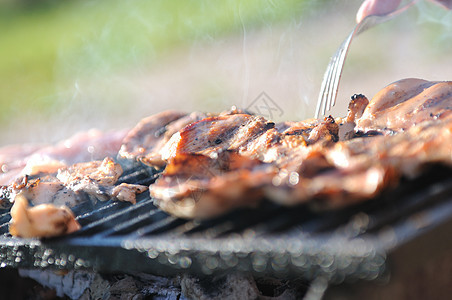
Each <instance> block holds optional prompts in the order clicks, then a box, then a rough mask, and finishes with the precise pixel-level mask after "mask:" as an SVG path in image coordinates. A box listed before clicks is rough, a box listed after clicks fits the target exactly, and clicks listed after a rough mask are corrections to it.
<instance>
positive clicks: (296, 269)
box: [0, 166, 452, 283]
mask: <svg viewBox="0 0 452 300" xmlns="http://www.w3.org/2000/svg"><path fill="white" fill-rule="evenodd" d="M120 180H121V182H134V183H142V184H149V183H150V182H152V181H154V180H155V175H154V173H153V172H151V171H150V170H146V169H135V170H134V171H130V172H129V173H127V174H125V175H123V176H122V178H121V179H120ZM73 211H74V213H75V214H76V216H77V219H78V221H79V222H80V224H81V225H82V229H81V230H80V231H78V232H76V233H74V234H71V235H69V236H65V237H60V238H54V239H45V240H37V239H20V238H14V237H11V236H10V235H9V233H8V222H9V220H10V215H9V212H8V211H3V212H2V213H1V215H0V223H1V225H0V230H1V232H0V233H1V236H0V262H1V265H0V266H1V267H15V268H52V269H94V270H96V271H105V272H116V271H121V272H135V271H140V272H141V271H144V272H149V273H155V274H159V275H167V274H168V275H171V274H177V273H180V272H181V271H184V272H190V273H194V274H198V275H209V274H215V273H222V272H223V273H224V272H225V271H250V272H253V273H256V274H265V275H274V276H280V277H281V276H282V277H294V276H297V277H300V276H301V277H302V278H304V279H306V280H313V279H315V278H319V277H323V278H325V277H326V279H327V280H328V281H329V282H334V283H339V282H342V281H344V280H349V279H350V280H352V279H368V280H372V279H375V278H377V277H379V276H380V275H382V274H383V273H385V270H386V269H387V264H386V260H387V255H388V253H390V252H391V251H392V250H393V249H396V248H397V247H399V246H400V245H403V244H404V243H406V242H408V241H410V240H413V239H416V238H417V237H419V236H422V234H423V233H424V232H427V231H429V230H431V229H432V228H435V227H438V226H441V224H443V223H444V222H446V221H447V220H450V219H452V177H451V176H450V169H447V168H444V167H439V166H434V167H432V168H431V169H430V170H429V171H428V172H426V173H425V175H424V176H422V177H421V178H418V179H416V180H411V181H409V180H405V181H404V182H403V183H402V184H401V185H400V187H399V188H397V189H395V190H392V191H389V192H386V193H385V194H384V195H382V196H381V197H379V198H378V199H374V200H372V201H368V202H366V203H363V204H360V205H357V206H353V207H350V208H347V209H343V210H340V211H327V212H314V211H313V210H312V209H310V208H309V207H308V206H306V205H301V206H297V207H291V208H287V207H281V206H278V205H276V204H272V203H269V202H264V203H263V204H262V205H261V207H259V208H258V209H242V210H236V211H234V212H231V213H229V214H227V215H224V216H222V217H219V218H216V219H213V220H208V221H196V220H194V221H193V220H182V219H178V218H174V217H172V216H169V215H167V214H166V213H164V212H162V211H160V210H159V209H158V208H156V207H155V206H154V204H153V201H152V199H150V198H149V196H148V193H144V194H142V195H140V196H139V197H138V202H137V204H136V205H131V204H129V203H121V202H114V201H106V202H100V201H86V202H84V203H82V204H80V205H78V206H76V207H74V208H73Z"/></svg>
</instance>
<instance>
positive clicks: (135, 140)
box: [118, 111, 186, 160]
mask: <svg viewBox="0 0 452 300" xmlns="http://www.w3.org/2000/svg"><path fill="white" fill-rule="evenodd" d="M185 116H186V114H185V113H181V112H177V111H164V112H161V113H159V114H156V115H152V116H150V117H147V118H144V119H143V120H141V121H140V122H139V123H138V124H137V125H136V126H135V127H134V128H133V129H132V130H130V131H129V132H128V133H127V135H126V136H125V138H124V140H123V142H122V145H121V149H120V150H119V155H118V156H119V157H120V158H124V159H132V160H135V159H141V158H143V157H145V156H146V154H148V153H156V152H157V151H155V148H156V146H157V144H158V143H159V141H160V140H161V139H163V138H164V136H165V132H166V131H167V126H168V125H170V124H171V123H172V122H175V121H177V120H179V119H181V118H184V117H185ZM182 126H184V125H182Z"/></svg>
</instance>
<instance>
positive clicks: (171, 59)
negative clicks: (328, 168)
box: [0, 0, 452, 146]
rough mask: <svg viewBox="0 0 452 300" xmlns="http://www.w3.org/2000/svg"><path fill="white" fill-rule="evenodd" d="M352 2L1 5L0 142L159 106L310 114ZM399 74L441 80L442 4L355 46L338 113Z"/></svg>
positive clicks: (451, 26)
mask: <svg viewBox="0 0 452 300" xmlns="http://www.w3.org/2000/svg"><path fill="white" fill-rule="evenodd" d="M361 2H362V1H361V0H351V1H341V0H321V1H320V0H281V1H275V0H246V1H245V0H222V1H220V0H218V1H216V0H213V1H212V0H196V1H190V0H172V1H164V0H154V1H148V0H130V1H121V0H78V1H75V0H66V1H62V0H0V28H1V33H0V53H1V55H0V125H1V130H0V146H1V145H7V144H13V143H28V142H55V141H57V140H60V139H63V138H67V137H69V136H71V135H72V134H74V133H75V132H78V131H82V130H86V129H88V128H99V129H102V130H117V129H122V128H130V127H132V126H134V125H135V124H136V123H137V122H138V121H139V120H140V119H141V118H143V117H145V116H148V115H150V114H152V113H156V112H159V111H162V110H165V109H179V110H185V111H193V110H201V111H212V112H220V111H222V110H225V109H228V108H230V107H231V106H232V105H237V106H238V107H242V108H247V107H249V106H250V105H252V103H253V101H255V100H256V99H259V97H262V93H265V96H266V97H267V98H268V99H267V100H271V101H272V102H273V103H276V105H277V106H278V109H279V111H278V114H275V115H274V116H272V117H273V119H275V120H276V121H280V120H301V119H305V118H310V117H312V116H313V114H314V110H315V105H316V100H317V94H318V92H319V88H320V83H321V80H322V76H323V73H324V71H325V68H326V66H327V64H328V61H329V58H330V56H331V55H332V54H333V53H334V51H335V50H336V48H337V47H338V46H339V45H340V43H341V42H342V41H343V39H344V38H345V37H346V36H347V35H348V34H349V32H350V31H351V30H352V28H353V26H354V25H355V14H356V11H357V9H358V8H359V6H360V4H361ZM405 77H418V78H424V79H429V80H452V13H451V12H448V11H445V10H443V9H441V8H440V7H438V6H436V5H434V4H432V3H431V2H428V1H422V0H421V1H419V3H418V4H417V5H416V7H414V8H412V9H410V10H409V11H408V13H406V14H404V15H401V16H400V17H398V18H397V19H395V20H392V21H390V22H388V23H386V24H382V25H380V26H378V27H376V28H373V29H371V30H369V31H367V32H365V33H364V34H362V35H361V36H359V38H357V39H356V40H354V41H353V44H352V47H351V50H350V52H349V56H348V60H347V62H346V65H345V70H344V73H343V76H342V81H341V87H340V92H339V96H338V104H337V107H335V110H334V111H333V114H334V115H336V116H343V115H345V113H346V106H347V103H348V100H349V98H350V96H351V95H353V94H354V93H362V94H365V95H366V96H368V97H369V98H370V97H372V96H373V95H374V94H375V93H376V92H378V91H379V90H380V89H381V88H383V87H384V86H386V85H387V84H389V83H391V82H393V81H395V80H398V79H401V78H405Z"/></svg>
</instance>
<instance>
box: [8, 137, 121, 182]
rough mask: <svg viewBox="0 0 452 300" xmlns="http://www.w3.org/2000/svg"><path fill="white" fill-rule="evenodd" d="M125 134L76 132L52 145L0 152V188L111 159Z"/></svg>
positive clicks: (16, 148)
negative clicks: (27, 179)
mask: <svg viewBox="0 0 452 300" xmlns="http://www.w3.org/2000/svg"><path fill="white" fill-rule="evenodd" d="M125 133H126V131H124V130H119V131H114V132H113V131H111V132H101V131H99V130H95V129H92V130H89V131H86V132H80V133H77V134H75V135H74V136H72V137H70V138H69V139H66V140H63V141H61V142H59V143H57V144H55V145H42V144H36V145H17V146H7V147H3V148H0V166H1V170H0V185H9V184H11V183H12V182H14V181H15V180H16V179H19V180H20V179H21V178H23V177H24V176H25V175H28V176H35V177H36V176H41V177H42V176H46V175H50V174H53V173H56V172H57V171H58V169H60V168H62V167H66V166H68V165H71V164H74V163H78V162H86V161H92V160H99V159H103V158H105V157H106V156H115V155H116V154H117V153H118V151H119V148H120V146H121V141H122V140H123V138H124V136H125Z"/></svg>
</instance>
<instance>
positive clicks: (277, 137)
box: [151, 79, 452, 218]
mask: <svg viewBox="0 0 452 300" xmlns="http://www.w3.org/2000/svg"><path fill="white" fill-rule="evenodd" d="M449 90H450V84H449V83H448V82H442V83H435V82H433V83H429V82H426V81H422V80H413V79H409V80H402V81H400V82H398V83H394V84H393V85H391V86H390V87H389V88H386V89H384V90H383V91H382V92H380V93H379V94H378V95H377V96H376V97H374V99H372V101H371V102H370V104H368V103H369V101H368V100H367V98H365V97H364V96H362V95H356V96H354V97H352V101H351V103H350V106H349V114H348V116H347V117H346V118H344V119H339V122H336V121H335V120H334V119H333V118H326V119H325V120H323V121H320V120H315V119H311V120H307V121H304V122H284V123H281V124H274V123H272V122H270V121H267V120H265V119H264V118H262V117H257V116H251V115H246V114H236V115H231V116H215V117H209V118H206V119H203V120H201V121H198V122H195V123H193V124H190V125H188V126H186V127H185V128H183V129H182V130H180V131H179V132H178V133H176V134H174V135H173V137H172V138H171V139H170V141H169V142H168V143H167V144H166V145H165V147H163V148H162V150H161V151H160V153H161V154H162V157H163V158H164V159H165V160H167V167H166V169H165V171H164V173H163V175H162V177H161V178H159V179H158V180H157V181H156V183H155V184H154V185H153V186H151V196H153V197H154V198H156V203H157V204H158V205H159V206H160V207H161V208H162V209H163V210H165V211H167V212H169V213H171V214H174V215H176V216H182V217H188V218H209V217H213V216H215V215H218V214H221V213H223V212H226V211H228V210H230V209H231V208H235V207H238V206H249V205H255V204H256V203H257V202H258V201H259V199H261V198H263V197H266V198H268V199H270V200H272V201H275V202H278V203H281V204H283V205H296V204H299V203H310V205H312V206H314V207H322V208H335V207H341V206H345V205H349V204H353V203H356V202H360V201H363V200H365V199H369V198H373V197H375V196H377V195H378V194H380V193H381V192H382V191H383V190H385V189H387V188H390V187H391V186H393V185H396V184H397V182H398V181H399V179H400V178H401V177H413V176H417V175H418V174H419V173H420V172H422V170H423V168H424V167H425V166H428V165H431V164H437V163H440V164H443V165H449V166H451V167H452V156H451V152H450V151H451V150H450V149H452V125H451V124H452V118H449V116H450V110H451V107H452V93H451V92H450V91H449ZM407 113H408V114H410V116H411V117H410V118H409V119H408V118H406V116H405V114H407ZM355 122H356V124H358V125H357V126H356V127H355ZM346 124H347V126H349V128H348V129H346V130H343V129H341V126H345V125H346ZM363 126H365V127H363ZM341 130H343V132H342V136H341V132H340V131H341ZM358 130H359V131H360V132H357V131H358ZM362 131H365V132H366V133H365V134H363V133H362ZM372 132H373V134H372ZM389 133H390V134H389ZM339 136H341V138H340V141H338V140H339ZM225 153H228V154H227V155H226V154H225ZM237 157H246V158H247V159H250V160H251V161H253V164H251V165H249V166H248V167H245V168H244V169H241V168H240V167H239V166H237V167H236V168H235V167H233V166H234V164H231V160H234V159H235V160H237V161H239V160H238V159H237ZM221 165H228V166H229V167H228V168H227V169H221V168H220V167H219V166H221ZM245 165H246V164H245ZM201 166H207V167H206V168H207V170H210V171H212V172H213V173H215V174H216V175H215V176H212V174H211V172H206V171H202V170H200V168H201ZM219 168H220V169H221V170H222V172H220V173H218V172H216V171H215V170H218V169H219ZM239 191H240V193H239ZM250 194H252V195H258V196H256V198H254V197H251V196H250Z"/></svg>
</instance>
